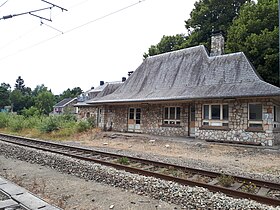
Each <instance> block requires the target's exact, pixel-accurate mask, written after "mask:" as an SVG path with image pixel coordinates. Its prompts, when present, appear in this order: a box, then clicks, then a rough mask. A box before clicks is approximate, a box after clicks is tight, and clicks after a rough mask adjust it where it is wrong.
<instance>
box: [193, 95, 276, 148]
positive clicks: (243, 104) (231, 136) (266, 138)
mask: <svg viewBox="0 0 280 210" xmlns="http://www.w3.org/2000/svg"><path fill="white" fill-rule="evenodd" d="M255 102H257V103H262V108H263V116H271V113H268V110H272V109H273V103H272V102H271V101H270V100H268V99H259V100H235V101H229V103H228V104H229V125H228V129H225V130H219V129H218V128H217V129H198V130H197V133H196V137H197V138H199V139H209V140H222V141H240V142H254V143H261V144H262V145H266V146H272V145H274V144H275V143H276V142H277V140H278V139H277V136H276V135H274V133H273V123H272V120H271V119H263V130H262V131H249V130H247V129H248V103H255ZM204 103H208V104H209V101H208V102H201V104H200V107H202V105H203V104H204ZM224 103H226V102H224ZM199 127H200V128H202V122H201V123H200V125H199Z"/></svg>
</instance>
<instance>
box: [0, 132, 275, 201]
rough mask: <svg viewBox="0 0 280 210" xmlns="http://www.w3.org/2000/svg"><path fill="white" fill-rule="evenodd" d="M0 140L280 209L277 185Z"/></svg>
mask: <svg viewBox="0 0 280 210" xmlns="http://www.w3.org/2000/svg"><path fill="white" fill-rule="evenodd" d="M0 140H1V141H5V142H9V143H12V144H16V145H20V146H26V147H30V148H34V149H39V150H43V151H48V152H52V153H56V154H61V155H66V156H68V157H72V158H77V159H81V160H86V161H93V162H95V163H100V164H102V165H107V166H111V167H114V168H116V169H120V170H125V171H128V172H131V173H137V174H141V175H145V176H153V177H157V178H160V179H164V180H168V181H174V182H177V183H180V184H183V185H189V186H199V187H204V188H207V189H209V190H210V191H213V192H222V193H224V194H227V195H229V196H232V197H236V198H247V199H252V200H256V201H258V202H260V203H264V204H267V205H273V206H279V205H280V184H278V183H273V182H267V181H263V180H257V179H250V178H245V177H240V176H231V175H226V174H221V173H217V172H212V171H206V170H200V169H195V168H189V167H183V166H178V165H174V164H167V163H163V162H156V161H152V160H146V159H141V158H135V157H129V156H122V155H118V154H113V153H108V152H101V151H96V150H93V149H85V148H81V147H74V146H69V145H64V144H60V143H54V142H49V141H42V140H36V139H30V138H24V137H19V136H12V135H7V134H0Z"/></svg>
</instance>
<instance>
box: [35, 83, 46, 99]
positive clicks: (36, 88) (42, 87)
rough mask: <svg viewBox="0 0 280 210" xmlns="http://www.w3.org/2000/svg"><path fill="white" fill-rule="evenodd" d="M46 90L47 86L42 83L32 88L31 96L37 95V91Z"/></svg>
mask: <svg viewBox="0 0 280 210" xmlns="http://www.w3.org/2000/svg"><path fill="white" fill-rule="evenodd" d="M47 90H48V88H47V87H46V86H45V85H44V84H41V85H37V86H36V87H35V88H34V90H33V91H32V95H33V96H37V95H39V93H41V92H44V91H47Z"/></svg>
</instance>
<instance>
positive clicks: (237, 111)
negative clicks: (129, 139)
mask: <svg viewBox="0 0 280 210" xmlns="http://www.w3.org/2000/svg"><path fill="white" fill-rule="evenodd" d="M213 104H214V105H215V106H217V105H220V104H222V105H224V106H225V105H226V106H228V114H227V116H228V118H227V119H218V120H212V119H205V113H204V110H203V107H204V106H205V105H206V106H209V105H213ZM250 104H258V105H260V106H261V112H262V113H261V115H262V118H261V119H260V120H258V121H254V123H258V124H255V125H258V126H253V127H251V124H250V117H249V116H248V115H249V113H250V111H249V106H250ZM191 106H194V107H195V110H194V116H195V118H194V119H191V109H190V107H191ZM167 107H174V108H175V107H179V108H180V117H179V119H176V120H177V123H179V124H175V123H174V124H166V123H165V120H166V118H165V116H164V115H165V111H166V110H165V109H166V108H167ZM132 109H140V110H141V112H140V117H139V126H138V129H135V130H133V129H132V130H130V128H129V126H130V124H129V118H130V110H132ZM277 110H279V108H278V105H277V104H275V103H274V102H273V100H271V99H265V98H262V99H238V100H212V101H209V100H199V101H196V102H194V103H190V102H182V103H160V104H133V105H114V106H110V105H107V106H98V107H83V108H81V110H80V111H79V113H80V115H79V116H80V118H83V117H89V116H91V117H94V119H95V122H96V123H97V126H98V127H100V128H102V129H104V130H113V131H119V132H138V133H146V134H152V135H162V136H180V137H187V136H194V137H195V138H197V139H202V140H215V141H230V142H232V141H237V142H243V143H256V144H261V145H265V146H272V145H277V144H280V141H279V135H280V130H279V124H280V123H279V122H278V117H277V118H276V116H277V115H279V113H274V112H276V111H277ZM248 111H249V112H248ZM278 112H279V111H278ZM275 118H276V119H275ZM171 120H173V119H171ZM192 120H193V121H194V123H193V128H194V133H193V135H192V133H191V121H192ZM211 120H212V121H213V122H215V123H216V124H213V125H209V121H211ZM205 121H207V123H205ZM219 122H225V125H224V126H223V124H219ZM205 124H208V125H205Z"/></svg>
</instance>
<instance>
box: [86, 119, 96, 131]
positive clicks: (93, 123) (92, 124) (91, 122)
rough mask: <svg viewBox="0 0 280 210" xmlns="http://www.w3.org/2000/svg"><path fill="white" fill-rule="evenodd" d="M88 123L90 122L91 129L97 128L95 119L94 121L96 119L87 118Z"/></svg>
mask: <svg viewBox="0 0 280 210" xmlns="http://www.w3.org/2000/svg"><path fill="white" fill-rule="evenodd" d="M87 121H88V123H89V125H90V127H91V128H94V127H95V119H94V117H89V118H87Z"/></svg>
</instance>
